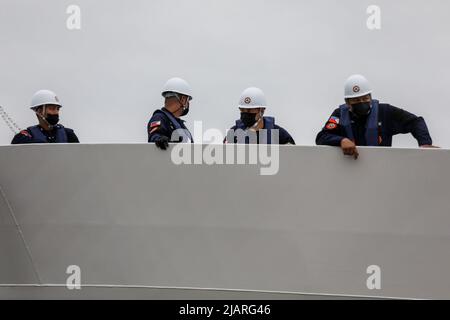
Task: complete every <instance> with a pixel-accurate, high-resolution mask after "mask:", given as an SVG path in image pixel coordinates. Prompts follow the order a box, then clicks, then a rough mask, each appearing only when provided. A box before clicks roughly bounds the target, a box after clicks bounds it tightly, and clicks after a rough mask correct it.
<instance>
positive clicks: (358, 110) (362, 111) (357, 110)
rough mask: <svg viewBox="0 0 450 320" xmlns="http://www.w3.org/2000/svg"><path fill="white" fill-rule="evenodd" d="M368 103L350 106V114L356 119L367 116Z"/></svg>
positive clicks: (369, 105) (369, 104)
mask: <svg viewBox="0 0 450 320" xmlns="http://www.w3.org/2000/svg"><path fill="white" fill-rule="evenodd" d="M370 108H371V103H370V102H359V103H355V104H352V112H353V113H354V114H355V115H357V116H358V117H363V116H367V115H368V114H369V112H370Z"/></svg>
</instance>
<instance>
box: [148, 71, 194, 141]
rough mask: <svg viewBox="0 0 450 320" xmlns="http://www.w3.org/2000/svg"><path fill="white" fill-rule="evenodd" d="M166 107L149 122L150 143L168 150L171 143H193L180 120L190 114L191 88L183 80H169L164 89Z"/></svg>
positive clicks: (157, 111) (154, 114)
mask: <svg viewBox="0 0 450 320" xmlns="http://www.w3.org/2000/svg"><path fill="white" fill-rule="evenodd" d="M161 94H162V96H163V97H164V107H162V108H161V109H158V110H156V111H155V112H154V113H153V116H152V117H151V119H150V121H149V122H148V126H147V132H148V142H153V143H155V144H156V146H157V147H158V148H160V149H163V150H165V149H167V147H168V146H169V142H174V143H179V142H183V143H193V142H194V141H193V139H192V135H191V133H190V132H189V130H188V129H187V128H186V126H185V124H184V120H182V119H180V118H181V117H183V116H185V115H187V114H188V112H189V104H190V101H191V100H192V89H191V86H190V85H189V84H188V83H187V82H186V81H185V80H183V79H181V78H172V79H169V80H168V81H167V82H166V84H165V85H164V87H163V89H162V93H161Z"/></svg>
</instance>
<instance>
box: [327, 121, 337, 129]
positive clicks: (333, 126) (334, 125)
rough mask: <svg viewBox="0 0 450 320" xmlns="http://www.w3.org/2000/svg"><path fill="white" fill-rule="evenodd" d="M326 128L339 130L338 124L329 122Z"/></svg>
mask: <svg viewBox="0 0 450 320" xmlns="http://www.w3.org/2000/svg"><path fill="white" fill-rule="evenodd" d="M325 128H327V129H328V130H333V129H336V128H337V124H336V123H333V122H329V123H328V124H327V125H326V126H325Z"/></svg>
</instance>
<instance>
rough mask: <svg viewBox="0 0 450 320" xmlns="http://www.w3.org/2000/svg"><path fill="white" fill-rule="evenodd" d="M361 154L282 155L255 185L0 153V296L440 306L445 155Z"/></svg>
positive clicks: (195, 170)
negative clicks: (374, 280)
mask: <svg viewBox="0 0 450 320" xmlns="http://www.w3.org/2000/svg"><path fill="white" fill-rule="evenodd" d="M223 148H225V147H223ZM360 153H361V155H360V159H358V160H357V161H354V160H352V159H350V158H346V157H344V156H342V154H341V151H340V150H339V149H335V148H327V147H301V146H285V147H281V148H280V158H279V172H278V174H276V175H268V176H263V175H260V166H259V165H207V164H198V165H175V164H174V163H173V162H172V161H171V152H170V151H168V152H162V151H160V150H157V149H156V148H155V147H154V146H153V145H147V144H126V145H114V144H111V145H41V146H38V145H29V146H1V147H0V168H1V169H0V188H1V190H0V191H1V195H0V257H1V260H0V298H1V299H14V298H25V299H32V298H38V299H55V298H64V299H66V298H67V299H80V298H85V299H91V298H97V299H104V298H112V299H241V298H242V299H317V298H336V299H340V298H364V297H374V298H412V299H427V298H434V299H439V298H443V299H447V298H449V297H450V278H448V277H447V273H448V270H450V193H449V190H450V170H448V164H449V163H450V151H449V150H413V149H385V148H361V152H360ZM73 265H75V266H78V267H79V268H80V270H81V274H80V279H81V290H77V289H73V290H69V288H68V287H67V283H68V278H69V277H70V276H71V274H68V273H67V268H68V267H69V266H73ZM374 265H375V266H378V267H379V269H380V271H381V272H380V276H381V280H380V281H381V287H380V288H379V289H376V288H375V289H374V288H370V286H368V283H367V282H368V278H369V277H370V276H371V274H370V273H368V272H367V270H368V267H370V266H374Z"/></svg>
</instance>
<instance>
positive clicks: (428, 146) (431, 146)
mask: <svg viewBox="0 0 450 320" xmlns="http://www.w3.org/2000/svg"><path fill="white" fill-rule="evenodd" d="M420 147H421V148H436V149H440V148H441V147H437V146H433V145H431V144H424V145H422V146H420Z"/></svg>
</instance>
